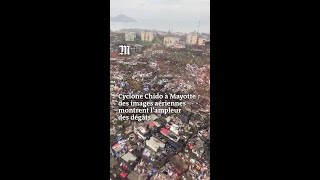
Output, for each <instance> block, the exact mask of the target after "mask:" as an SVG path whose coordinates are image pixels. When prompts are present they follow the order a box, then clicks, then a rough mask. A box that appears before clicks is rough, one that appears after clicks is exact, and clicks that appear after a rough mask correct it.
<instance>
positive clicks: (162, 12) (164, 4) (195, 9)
mask: <svg viewBox="0 0 320 180" xmlns="http://www.w3.org/2000/svg"><path fill="white" fill-rule="evenodd" d="M110 7H111V9H110V13H111V16H116V15H119V14H125V15H127V16H129V17H131V18H133V19H135V20H139V19H152V20H155V21H159V23H175V22H185V23H190V24H192V25H194V24H197V22H198V21H199V20H200V23H201V25H203V26H207V29H208V28H209V24H210V0H111V1H110ZM207 29H206V30H207Z"/></svg>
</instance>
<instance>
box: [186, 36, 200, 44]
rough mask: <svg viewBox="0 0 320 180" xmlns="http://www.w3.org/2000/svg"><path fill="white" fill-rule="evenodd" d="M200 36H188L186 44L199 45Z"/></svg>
mask: <svg viewBox="0 0 320 180" xmlns="http://www.w3.org/2000/svg"><path fill="white" fill-rule="evenodd" d="M197 40H198V36H197V35H196V34H188V36H187V40H186V44H190V45H195V44H197Z"/></svg>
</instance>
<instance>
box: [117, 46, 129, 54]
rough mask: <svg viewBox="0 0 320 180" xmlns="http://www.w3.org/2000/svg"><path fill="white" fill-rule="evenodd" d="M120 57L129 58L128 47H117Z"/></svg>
mask: <svg viewBox="0 0 320 180" xmlns="http://www.w3.org/2000/svg"><path fill="white" fill-rule="evenodd" d="M119 48H120V53H119V55H121V56H129V55H130V46H128V45H119Z"/></svg>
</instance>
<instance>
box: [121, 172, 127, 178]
mask: <svg viewBox="0 0 320 180" xmlns="http://www.w3.org/2000/svg"><path fill="white" fill-rule="evenodd" d="M127 175H128V174H127V173H125V172H121V173H120V176H121V177H123V178H125V177H127Z"/></svg>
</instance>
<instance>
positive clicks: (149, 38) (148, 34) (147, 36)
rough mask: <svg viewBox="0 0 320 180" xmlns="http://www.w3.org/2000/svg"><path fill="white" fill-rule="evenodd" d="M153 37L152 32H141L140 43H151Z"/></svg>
mask: <svg viewBox="0 0 320 180" xmlns="http://www.w3.org/2000/svg"><path fill="white" fill-rule="evenodd" d="M153 39H154V36H153V32H144V31H143V32H141V41H149V42H151V41H153Z"/></svg>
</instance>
